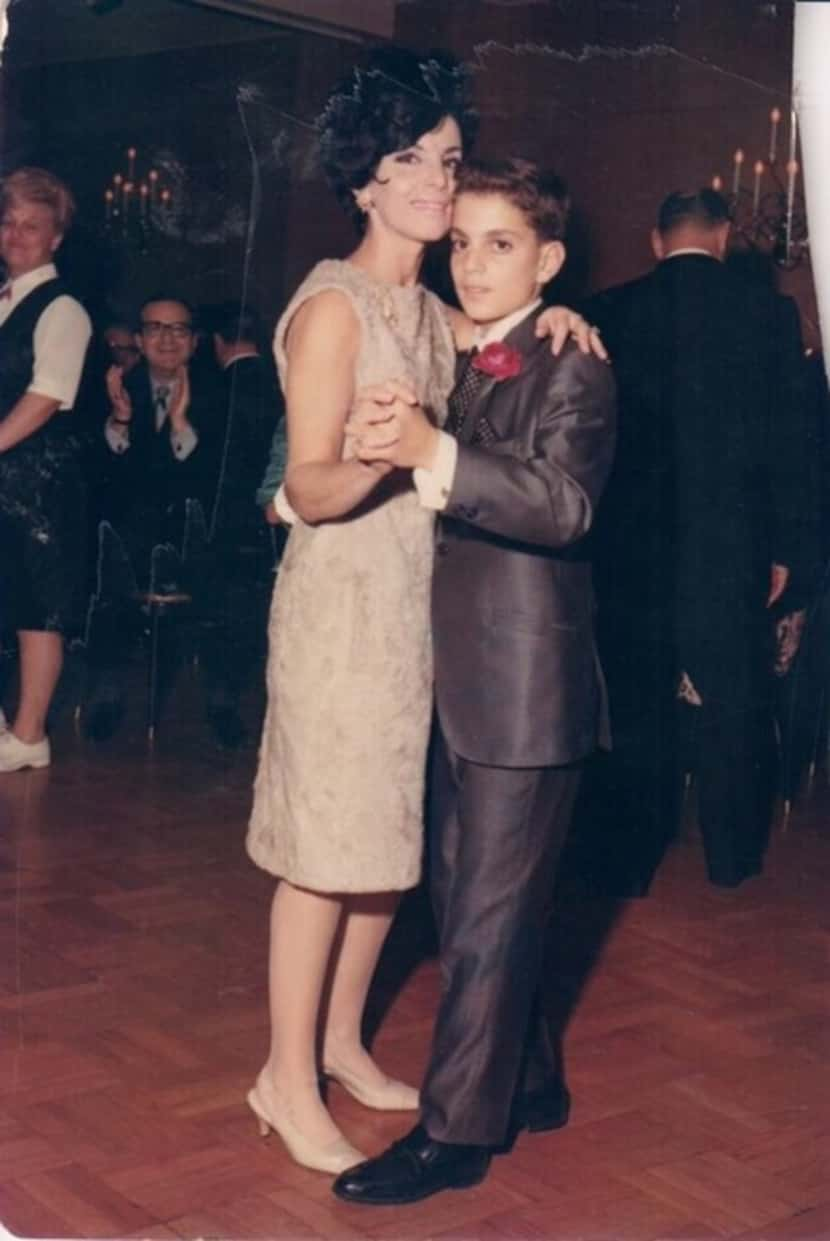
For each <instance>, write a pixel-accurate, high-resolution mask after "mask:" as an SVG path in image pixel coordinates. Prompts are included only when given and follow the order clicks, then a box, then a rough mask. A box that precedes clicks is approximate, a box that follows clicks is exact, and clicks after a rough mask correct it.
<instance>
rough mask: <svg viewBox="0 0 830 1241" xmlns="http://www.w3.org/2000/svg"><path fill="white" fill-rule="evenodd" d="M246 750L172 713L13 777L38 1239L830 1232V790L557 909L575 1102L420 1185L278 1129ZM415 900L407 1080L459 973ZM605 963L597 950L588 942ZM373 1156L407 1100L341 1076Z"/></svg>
mask: <svg viewBox="0 0 830 1241" xmlns="http://www.w3.org/2000/svg"><path fill="white" fill-rule="evenodd" d="M253 762H254V753H253V750H249V751H246V752H244V753H242V754H240V755H237V756H236V757H234V758H233V759H226V758H223V757H221V756H219V757H217V752H216V751H214V750H213V749H212V748H210V746H209V745H208V743H207V740H206V738H205V736H204V735H202V734H198V735H197V736H195V737H189V736H188V737H185V738H184V739H183V738H182V737H181V736H179V735H178V734H177V731H176V728H175V726H174V725H171V726H169V727H168V730H167V731H165V732H164V733H163V735H162V737H161V739H160V741H159V744H158V748H157V751H156V753H155V755H149V754H148V753H147V752H146V751H145V750H144V748H143V746H142V744H141V741H140V739H138V738H136V737H135V736H134V737H132V738H127V739H125V740H124V741H123V742H120V743H117V744H115V745H113V746H112V747H109V748H106V749H100V750H96V749H94V748H93V747H91V746H90V745H88V744H86V743H84V742H83V741H81V740H79V739H77V738H75V737H73V736H72V735H71V734H70V733H68V732H67V730H65V734H64V735H63V736H62V737H61V738H60V743H59V745H58V746H57V757H56V762H55V764H54V765H53V767H52V768H51V770H48V771H43V772H33V773H27V774H19V775H14V776H5V777H0V823H1V824H2V836H1V843H0V931H1V932H2V942H3V952H2V954H1V955H0V1052H2V1072H1V1073H0V1218H2V1221H3V1223H4V1224H5V1226H6V1227H7V1228H8V1229H10V1230H11V1231H12V1232H13V1233H15V1234H18V1235H20V1236H25V1237H89V1238H104V1237H109V1238H113V1237H118V1238H126V1237H143V1238H151V1239H156V1241H162V1239H163V1238H189V1239H195V1238H233V1239H234V1241H242V1239H248V1238H250V1239H251V1241H254V1239H258V1238H263V1239H266V1238H290V1239H293V1238H306V1237H308V1238H317V1237H323V1238H374V1239H377V1241H380V1239H383V1238H400V1239H412V1241H415V1239H426V1238H442V1239H443V1241H451V1239H452V1241H461V1239H462V1238H464V1239H468V1238H480V1239H481V1241H498V1239H502V1238H515V1239H516V1241H519V1239H526V1241H536V1239H543V1238H544V1239H552V1241H658V1239H660V1241H707V1239H709V1238H741V1241H821V1239H827V1238H830V1077H829V1076H828V1068H827V1063H828V1051H830V1034H829V1033H828V1031H829V1030H830V1024H828V1017H830V974H828V946H829V945H830V903H828V893H829V892H830V822H828V820H830V792H828V787H827V783H826V781H822V780H820V781H819V783H818V787H817V788H816V789H815V790H814V791H813V793H812V794H811V795H810V797H809V798H808V799H806V800H805V801H804V803H803V804H802V805H801V806H800V807H798V808H797V809H796V811H795V812H794V815H793V817H792V820H791V822H790V824H789V828H788V830H787V831H786V832H784V831H781V830H780V829H779V830H777V832H776V835H775V838H774V842H773V846H772V849H771V853H770V857H769V863H768V867H767V871H766V873H765V874H764V876H762V877H761V878H759V879H756V880H753V881H751V882H749V883H747V884H745V885H744V886H743V887H742V888H740V889H739V890H737V891H735V892H727V891H722V890H717V889H714V888H711V887H709V886H708V885H707V883H706V882H705V879H704V873H703V863H702V858H701V853H700V848H699V843H698V841H697V839H696V837H695V833H694V830H693V829H691V828H690V829H689V830H688V831H687V832H686V834H685V835H684V837H683V838H682V839H681V840H680V842H679V843H678V844H677V845H676V846H675V848H674V849H673V851H672V853H671V854H670V855H669V857H668V858H667V860H666V862H665V863H664V865H663V868H662V870H661V872H660V874H659V876H658V879H657V881H656V883H655V885H654V888H653V892H652V895H651V896H650V897H649V899H647V900H644V901H631V902H626V903H625V904H624V905H622V906H620V907H618V908H617V909H616V910H614V911H609V910H607V909H603V908H600V907H598V906H596V905H595V904H592V903H590V902H584V903H581V904H580V903H574V905H573V907H572V908H570V907H566V908H565V909H563V911H562V913H561V915H560V918H561V937H560V939H561V945H562V949H561V962H560V963H559V967H558V969H557V977H555V978H552V979H551V985H552V986H557V987H559V988H561V990H562V993H563V995H564V996H566V997H567V1003H568V1004H569V1005H570V1004H572V1005H573V1011H572V1015H571V1020H570V1025H569V1030H568V1037H567V1053H568V1074H569V1081H570V1085H571V1089H572V1092H573V1096H574V1108H573V1116H572V1120H571V1123H570V1124H569V1126H568V1127H567V1129H565V1130H563V1131H561V1132H559V1133H554V1134H548V1135H539V1136H534V1137H530V1136H528V1135H523V1136H522V1137H521V1138H520V1139H519V1141H518V1142H517V1144H516V1146H515V1148H514V1150H513V1152H512V1154H510V1155H509V1156H505V1157H500V1158H498V1159H496V1160H494V1163H493V1166H492V1170H491V1173H490V1175H489V1177H488V1179H487V1180H486V1181H485V1182H484V1183H483V1184H482V1185H481V1186H479V1187H477V1188H476V1189H473V1190H468V1191H466V1192H464V1193H454V1194H442V1195H439V1196H437V1197H435V1198H433V1199H431V1200H428V1201H427V1202H424V1203H422V1204H420V1205H418V1206H416V1207H412V1208H408V1209H405V1210H401V1209H391V1208H390V1209H378V1210H369V1209H365V1208H364V1209H362V1210H361V1209H360V1208H356V1207H350V1206H348V1205H346V1204H343V1203H340V1202H338V1201H337V1200H336V1199H335V1198H334V1197H333V1196H332V1195H331V1193H330V1190H329V1181H328V1178H326V1177H324V1176H320V1175H318V1174H315V1173H312V1172H308V1171H304V1170H303V1169H301V1168H298V1167H296V1166H295V1165H294V1164H293V1163H292V1162H291V1161H290V1160H289V1159H288V1158H287V1157H286V1155H285V1154H284V1153H283V1151H282V1149H281V1147H280V1144H279V1142H278V1140H277V1139H276V1138H274V1137H272V1138H271V1139H270V1140H269V1141H268V1142H262V1141H261V1140H260V1138H259V1137H258V1134H257V1131H256V1127H255V1125H254V1122H253V1119H252V1117H251V1116H250V1114H249V1113H248V1111H247V1109H246V1108H245V1106H244V1102H243V1100H244V1094H245V1091H246V1089H247V1088H248V1086H249V1085H250V1083H251V1080H252V1077H253V1075H254V1073H255V1071H256V1070H257V1068H258V1067H259V1065H260V1062H261V1061H262V1059H263V1057H264V1054H265V1048H266V1041H267V1024H266V1001H265V990H264V979H265V953H266V911H267V906H268V902H269V897H270V893H271V883H270V881H269V880H268V878H267V877H266V876H264V875H262V874H260V873H259V872H257V871H256V870H255V869H254V868H253V866H251V865H250V864H249V863H248V861H247V860H246V857H245V855H244V851H243V839H244V827H245V821H246V815H247V811H248V807H249V796H250V793H249V790H250V782H251V776H252V768H253ZM430 943H431V941H430V932H429V926H428V919H427V917H426V915H425V910H424V904H423V898H422V897H419V896H417V895H416V896H415V897H413V898H412V899H410V901H409V902H408V904H407V906H406V908H405V909H404V911H403V914H402V917H401V920H400V922H399V925H398V927H397V930H396V933H395V934H394V935H393V937H392V941H391V943H390V946H389V952H388V953H387V955H386V957H385V958H384V961H383V963H382V968H381V971H380V975H379V979H378V985H377V987H376V990H375V997H374V1000H375V1017H376V1021H377V1020H378V1018H379V1016H380V1014H382V1017H383V1019H382V1023H381V1024H380V1026H379V1030H378V1034H377V1038H376V1043H375V1047H376V1051H377V1053H378V1055H379V1058H380V1059H381V1061H382V1062H383V1063H384V1065H385V1066H387V1067H388V1068H389V1069H390V1071H392V1072H396V1073H400V1074H401V1075H402V1076H405V1077H408V1078H410V1079H413V1080H416V1079H417V1078H418V1075H419V1073H420V1071H421V1070H422V1068H423V1065H424V1062H425V1058H426V1054H427V1048H428V1040H429V1031H430V1024H431V1018H432V1014H433V1012H434V1009H435V1005H436V998H437V992H438V978H437V968H436V964H435V961H434V959H433V958H432V957H431V956H430V955H429V951H430ZM587 962H591V963H592V964H593V968H592V969H591V970H590V971H586V963H587ZM331 1104H332V1108H333V1111H334V1113H335V1115H336V1116H337V1118H338V1120H339V1122H340V1123H341V1124H342V1126H343V1128H344V1129H345V1131H346V1132H347V1133H348V1134H349V1136H350V1137H351V1138H352V1139H353V1140H354V1141H355V1142H356V1144H357V1145H359V1146H362V1147H363V1148H364V1149H369V1150H372V1151H376V1150H379V1149H380V1148H381V1147H382V1146H383V1145H384V1144H385V1143H386V1142H388V1141H389V1140H391V1139H392V1138H393V1137H395V1136H397V1135H398V1134H399V1133H400V1132H402V1131H403V1130H404V1129H405V1128H406V1127H407V1126H408V1122H407V1118H405V1117H400V1116H389V1115H386V1116H384V1115H382V1114H378V1113H371V1112H368V1111H366V1110H364V1109H362V1108H361V1107H359V1106H358V1105H357V1104H356V1103H354V1102H353V1101H352V1100H350V1099H349V1098H348V1097H347V1096H346V1095H345V1094H343V1093H342V1091H340V1090H339V1089H338V1088H336V1087H335V1088H333V1091H332V1095H331Z"/></svg>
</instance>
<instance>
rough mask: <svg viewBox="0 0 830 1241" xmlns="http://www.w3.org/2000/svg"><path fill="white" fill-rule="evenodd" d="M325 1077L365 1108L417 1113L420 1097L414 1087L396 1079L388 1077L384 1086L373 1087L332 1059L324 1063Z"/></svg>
mask: <svg viewBox="0 0 830 1241" xmlns="http://www.w3.org/2000/svg"><path fill="white" fill-rule="evenodd" d="M323 1076H324V1077H330V1078H331V1080H332V1081H335V1082H338V1083H339V1085H341V1086H342V1087H343V1089H344V1090H347V1091H348V1092H349V1094H350V1095H351V1096H352V1098H353V1099H357V1101H358V1103H362V1104H363V1106H364V1107H372V1108H375V1109H377V1110H378V1111H381V1112H416V1111H417V1110H418V1108H419V1107H420V1097H419V1095H418V1091H417V1090H416V1089H415V1087H414V1086H407V1084H406V1082H400V1081H398V1080H397V1079H396V1078H394V1077H387V1078H386V1080H385V1081H384V1083H383V1085H382V1086H373V1085H372V1084H371V1083H370V1082H367V1081H364V1080H363V1078H361V1077H358V1076H357V1075H356V1074H355V1073H352V1072H351V1071H350V1070H349V1069H347V1068H346V1067H345V1066H344V1065H342V1064H339V1063H338V1062H337V1061H336V1060H333V1059H331V1058H329V1059H326V1060H324V1061H323Z"/></svg>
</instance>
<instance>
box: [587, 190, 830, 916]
mask: <svg viewBox="0 0 830 1241" xmlns="http://www.w3.org/2000/svg"><path fill="white" fill-rule="evenodd" d="M729 229H730V223H729V213H728V207H727V204H726V202H725V200H724V199H723V198H722V197H721V196H720V195H719V194H717V193H715V192H714V191H713V190H708V189H706V190H701V191H700V192H698V193H690V194H685V193H684V194H680V193H677V194H672V195H671V196H670V197H669V198H667V199H666V200H665V202H664V203H663V204H662V206H661V208H660V213H659V218H658V223H657V227H656V229H655V230H654V233H653V238H652V240H653V247H654V251H655V254H656V256H657V258H658V260H659V264H658V266H657V267H656V268H655V270H654V271H653V272H651V273H650V274H649V275H647V276H645V277H643V278H641V279H639V280H635V281H633V282H632V283H630V284H627V285H624V286H621V287H619V288H615V289H611V290H609V291H608V292H606V293H603V294H600V295H599V296H598V297H597V298H596V299H595V300H594V302H593V303H592V304H591V309H590V313H591V315H592V316H593V317H594V319H595V321H597V322H598V323H599V324H600V325H601V327H602V329H603V335H604V339H605V343H606V345H607V346H608V348H609V351H610V353H611V356H612V358H613V361H614V365H615V370H616V375H617V381H618V386H619V408H620V419H619V438H618V450H617V457H616V461H615V464H614V469H613V472H612V475H611V479H610V481H609V485H608V488H607V490H606V493H605V495H604V497H603V501H602V503H601V505H600V507H599V511H598V514H597V522H596V525H595V528H594V532H593V535H592V542H593V550H594V553H595V556H594V569H595V578H596V586H597V598H598V606H599V612H598V640H599V648H600V657H601V659H602V664H603V668H604V670H605V672H606V675H607V677H608V687H609V698H610V705H611V720H612V731H613V735H614V749H613V752H612V753H611V754H608V755H603V756H600V757H598V758H597V760H596V763H595V770H593V771H592V772H591V773H589V775H588V776H586V780H585V785H584V787H583V790H582V795H583V796H582V798H581V801H582V804H581V805H580V806H579V807H578V808H577V814H576V825H575V829H574V834H573V838H572V844H573V846H574V850H575V853H576V854H578V855H579V861H580V864H581V865H582V866H583V868H584V869H585V870H586V871H587V872H588V874H589V876H590V877H591V879H592V881H593V882H595V883H596V884H597V885H598V886H600V887H602V888H603V889H606V890H610V891H611V892H612V893H614V894H616V895H620V896H636V895H644V894H645V892H646V891H647V889H648V886H649V883H650V881H651V878H652V876H653V874H654V871H655V869H656V867H657V866H658V865H659V862H660V859H661V857H662V854H663V852H664V850H665V847H666V845H667V843H668V841H669V840H670V838H671V836H672V835H673V833H674V830H675V826H676V823H677V819H678V815H679V802H680V797H679V790H680V788H681V781H682V775H683V772H684V771H686V770H689V769H690V768H693V769H694V771H695V773H696V777H697V799H698V815H699V822H700V827H701V831H702V835H703V842H704V849H705V856H706V864H707V868H708V873H709V877H710V879H711V881H712V882H713V883H715V884H718V885H722V886H727V887H733V886H735V885H736V884H739V883H741V882H742V881H743V880H744V879H746V878H747V877H749V876H751V875H754V874H758V873H759V872H760V870H761V866H762V858H763V853H764V848H765V844H766V839H767V835H768V830H769V823H770V816H771V808H772V801H773V794H774V770H775V749H774V738H773V730H772V712H771V702H772V699H771V690H772V686H771V671H772V649H771V640H772V626H771V623H770V612H769V610H768V609H770V608H771V606H772V605H773V604H774V603H775V601H776V600H777V599H778V598H779V597H780V596H781V594H782V593H783V591H784V589H785V588H786V586H787V582H788V580H790V579H791V578H792V577H793V576H795V575H799V576H800V575H801V573H802V572H803V566H804V564H805V559H806V560H807V561H809V560H810V558H811V552H810V550H809V547H810V544H811V542H812V535H811V525H810V513H809V508H808V507H806V506H805V503H804V497H805V494H806V492H805V486H804V484H805V480H806V478H807V477H808V474H809V470H808V469H807V460H806V452H807V444H806V439H805V437H804V435H803V434H801V433H800V428H801V427H802V416H801V412H800V411H799V410H798V409H797V408H795V407H794V393H795V392H797V391H798V390H799V387H798V384H797V383H796V384H793V382H792V375H791V369H792V368H791V364H790V361H789V359H790V358H791V357H792V356H793V348H792V343H791V340H790V337H791V332H790V331H789V330H787V331H785V330H784V328H785V327H786V326H787V325H786V323H785V322H784V319H783V318H782V307H781V301H782V299H780V298H778V297H777V296H776V295H775V293H774V292H773V291H772V290H768V289H764V288H763V287H762V286H760V285H758V286H755V285H752V286H750V285H748V284H747V283H746V281H745V280H744V279H742V278H741V277H740V276H738V275H736V274H735V273H733V272H732V271H730V270H729V269H728V268H727V266H726V265H725V264H724V262H723V259H724V256H725V253H726V248H727V242H728V238H729ZM795 353H796V355H797V353H798V349H797V347H796V349H795ZM583 799H584V800H583Z"/></svg>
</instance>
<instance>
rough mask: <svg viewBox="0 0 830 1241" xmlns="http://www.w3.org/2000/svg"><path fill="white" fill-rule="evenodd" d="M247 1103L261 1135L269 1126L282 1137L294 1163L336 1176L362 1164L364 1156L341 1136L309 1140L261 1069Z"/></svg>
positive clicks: (265, 1133)
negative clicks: (319, 1142) (326, 1140)
mask: <svg viewBox="0 0 830 1241" xmlns="http://www.w3.org/2000/svg"><path fill="white" fill-rule="evenodd" d="M247 1101H248V1106H249V1107H250V1109H251V1111H252V1112H253V1113H254V1115H255V1116H256V1118H257V1120H258V1122H259V1131H260V1134H261V1135H262V1137H264V1138H267V1137H268V1134H269V1133H270V1132H271V1130H272V1129H273V1130H274V1132H275V1133H276V1134H278V1136H279V1137H280V1138H281V1139H282V1142H283V1145H284V1146H285V1149H286V1150H287V1151H288V1153H289V1155H290V1156H291V1158H292V1159H293V1160H294V1162H295V1163H299V1164H301V1165H302V1166H303V1167H304V1168H312V1169H313V1170H314V1171H315V1172H331V1173H333V1174H334V1175H335V1176H338V1175H339V1174H340V1173H341V1172H345V1171H346V1169H347V1168H353V1167H354V1166H355V1164H358V1163H363V1162H364V1160H365V1159H366V1156H365V1155H364V1154H362V1153H361V1152H360V1151H359V1150H357V1149H356V1148H355V1147H354V1146H352V1144H351V1142H349V1141H348V1140H347V1139H346V1138H345V1137H343V1135H342V1134H341V1136H340V1137H339V1138H335V1139H334V1141H333V1142H329V1143H327V1144H326V1145H325V1146H318V1145H316V1144H315V1143H314V1142H312V1141H310V1140H309V1139H308V1138H307V1137H306V1136H305V1134H304V1133H303V1132H302V1131H301V1130H300V1128H299V1127H298V1125H297V1122H296V1121H295V1119H294V1117H293V1116H292V1115H291V1107H290V1104H289V1103H288V1102H287V1100H286V1099H285V1098H284V1097H283V1096H282V1095H281V1094H280V1093H279V1091H278V1090H277V1088H276V1086H275V1085H274V1083H273V1082H272V1081H271V1079H270V1078H269V1077H267V1076H266V1074H265V1073H264V1072H262V1073H260V1075H259V1077H258V1078H257V1079H256V1083H255V1085H254V1086H253V1087H252V1088H251V1089H250V1090H249V1091H248V1095H247Z"/></svg>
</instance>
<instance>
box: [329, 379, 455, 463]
mask: <svg viewBox="0 0 830 1241" xmlns="http://www.w3.org/2000/svg"><path fill="white" fill-rule="evenodd" d="M439 434H440V433H439V431H438V429H437V427H436V426H435V425H434V424H433V423H432V422H431V421H430V419H429V417H428V416H427V414H426V413H425V411H424V410H423V409H422V407H421V406H420V404H419V403H418V397H417V395H416V393H415V390H414V388H413V387H412V385H411V384H410V383H408V382H407V381H406V380H404V379H389V380H387V381H386V382H385V383H380V384H371V385H369V386H368V387H366V388H361V390H360V391H359V392H358V393H357V395H356V397H355V401H354V405H353V407H352V412H351V414H350V415H349V419H348V422H347V423H346V437H347V439H348V441H349V442H350V444H351V447H352V451H353V453H354V456H355V457H357V459H358V461H362V462H364V464H366V465H372V466H375V467H378V466H380V467H381V468H382V467H384V466H386V467H388V468H392V467H394V466H397V467H399V468H402V469H414V468H415V467H416V466H422V467H424V468H425V469H430V467H431V466H432V464H433V462H434V460H435V454H436V452H437V450H438V441H439Z"/></svg>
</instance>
